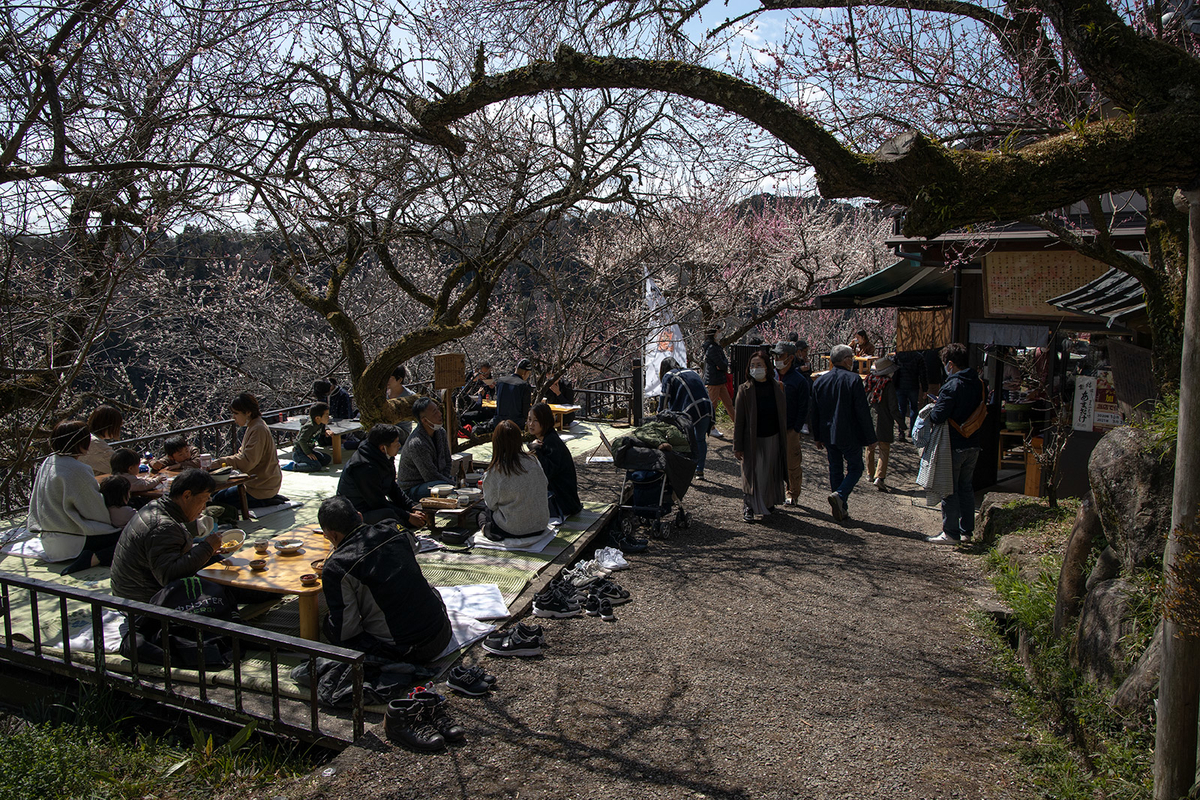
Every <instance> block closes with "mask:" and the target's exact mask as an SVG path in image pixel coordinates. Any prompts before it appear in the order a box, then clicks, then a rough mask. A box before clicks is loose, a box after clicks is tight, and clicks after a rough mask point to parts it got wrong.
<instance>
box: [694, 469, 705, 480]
mask: <svg viewBox="0 0 1200 800" xmlns="http://www.w3.org/2000/svg"><path fill="white" fill-rule="evenodd" d="M696 480H698V481H702V480H704V470H702V469H698V470H696Z"/></svg>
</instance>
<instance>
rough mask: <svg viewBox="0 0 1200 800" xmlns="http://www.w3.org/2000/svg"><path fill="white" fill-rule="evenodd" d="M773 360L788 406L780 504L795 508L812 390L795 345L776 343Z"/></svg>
mask: <svg viewBox="0 0 1200 800" xmlns="http://www.w3.org/2000/svg"><path fill="white" fill-rule="evenodd" d="M771 355H772V356H774V361H775V375H776V377H777V378H778V380H779V382H780V383H781V384H783V399H784V403H785V404H786V405H787V438H786V439H785V441H784V449H785V450H786V452H787V471H788V475H787V497H786V498H784V500H783V502H784V504H786V505H789V506H794V505H796V504H797V503H799V502H800V486H801V484H803V482H804V470H803V469H802V467H801V454H802V453H801V450H800V429H801V428H803V427H804V423H805V422H807V421H808V400H809V395H810V393H811V391H812V389H811V387H810V386H809V382H808V378H806V377H804V376H803V375H802V374H801V373H800V370H799V368H798V365H797V364H796V345H795V344H794V343H792V342H776V344H775V347H774V348H772V349H771Z"/></svg>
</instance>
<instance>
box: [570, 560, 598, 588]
mask: <svg viewBox="0 0 1200 800" xmlns="http://www.w3.org/2000/svg"><path fill="white" fill-rule="evenodd" d="M608 573H609V570H607V569H605V568H604V567H602V566H600V562H599V561H597V560H596V559H594V558H593V559H590V560H588V561H580V562H579V563H578V564H576V565H575V566H573V567H571V568H570V569H566V570H563V573H562V577H563V578H564V579H565V580H566V581H567V582H568V583H571V584H573V585H574V586H576V587H584V586H588V585H590V584H592V583H594V582H595V581H596V580H597V579H598V578H603V577H605V576H607V575H608Z"/></svg>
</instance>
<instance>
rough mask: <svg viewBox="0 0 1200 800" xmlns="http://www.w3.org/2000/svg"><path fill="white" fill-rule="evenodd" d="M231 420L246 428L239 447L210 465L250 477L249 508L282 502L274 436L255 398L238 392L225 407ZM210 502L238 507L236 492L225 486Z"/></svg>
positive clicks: (247, 489) (280, 476) (248, 486)
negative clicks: (230, 469) (227, 467)
mask: <svg viewBox="0 0 1200 800" xmlns="http://www.w3.org/2000/svg"><path fill="white" fill-rule="evenodd" d="M229 410H230V411H231V412H232V413H233V421H234V422H236V423H237V424H238V425H239V426H244V427H245V428H246V433H245V434H244V435H243V436H242V447H241V449H240V450H238V451H237V452H236V453H234V454H233V455H231V456H225V457H224V458H220V459H217V460H216V461H215V462H213V465H214V466H218V467H223V466H229V467H233V468H234V469H238V470H241V471H242V472H245V473H247V474H249V475H253V476H254V477H253V478H251V479H250V480H249V481H247V482H246V494H247V498H246V499H247V501H248V505H249V507H250V508H264V507H266V506H273V505H278V504H279V503H283V502H286V498H280V497H279V487H280V486H282V485H283V472H282V471H281V470H280V469H279V456H278V455H277V454H276V452H275V437H274V436H272V435H271V429H270V428H268V427H267V422H266V420H264V419H263V418H262V412H261V411H259V408H258V398H257V397H255V396H254V395H252V394H250V393H249V392H242V393H241V394H239V395H238V396H237V397H235V398H233V402H232V403H230V404H229ZM212 501H213V503H215V504H217V505H223V506H235V507H236V506H238V505H239V504H240V500H239V498H238V489H237V487H236V486H227V487H226V488H224V489H222V490H221V491H219V492H217V493H216V494H214V495H213V496H212Z"/></svg>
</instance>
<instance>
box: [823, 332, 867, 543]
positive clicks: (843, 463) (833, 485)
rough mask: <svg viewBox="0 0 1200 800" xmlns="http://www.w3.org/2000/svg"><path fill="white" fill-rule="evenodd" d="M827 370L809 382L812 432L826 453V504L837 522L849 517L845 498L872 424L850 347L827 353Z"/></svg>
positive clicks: (859, 472) (855, 477)
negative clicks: (827, 471)
mask: <svg viewBox="0 0 1200 800" xmlns="http://www.w3.org/2000/svg"><path fill="white" fill-rule="evenodd" d="M829 363H830V370H829V371H828V372H826V373H825V374H824V375H822V376H820V377H819V378H817V379H816V380H815V381H813V387H812V424H811V426H810V427H811V429H812V434H813V438H814V439H816V440H817V446H818V447H821V446H824V448H825V452H826V454H827V455H828V456H829V488H830V489H832V490H833V491H831V492H830V493H829V507H830V508H831V509H832V510H833V518H834V519H835V520H837V521H838V522H842V521H843V520H846V519H849V518H850V512H849V511H848V510H847V508H846V506H847V501H848V500H849V499H850V493H851V492H852V491H854V485H855V484H857V483H858V479H859V478H861V477H862V474H863V455H862V449H863V448H864V447H866V446H867V445H869V444H874V443H875V423H874V422H873V421H872V420H871V405H870V403H868V402H867V390H866V389H865V388H864V387H863V382H862V378H860V377H859V376H858V373H856V372H854V369H853V365H854V350H852V349H851V348H849V347H847V346H846V345H844V344H839V345H837V346H836V347H834V348H833V350H831V351H830V353H829Z"/></svg>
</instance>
